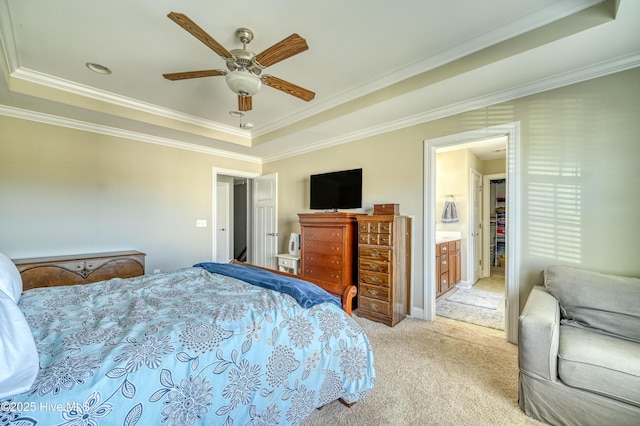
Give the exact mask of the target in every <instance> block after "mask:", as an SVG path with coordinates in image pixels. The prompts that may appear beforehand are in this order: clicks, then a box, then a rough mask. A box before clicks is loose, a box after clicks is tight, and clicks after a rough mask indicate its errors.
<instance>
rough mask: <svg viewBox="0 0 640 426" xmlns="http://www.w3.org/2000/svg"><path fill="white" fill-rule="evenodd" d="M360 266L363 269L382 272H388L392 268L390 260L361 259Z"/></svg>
mask: <svg viewBox="0 0 640 426" xmlns="http://www.w3.org/2000/svg"><path fill="white" fill-rule="evenodd" d="M359 267H360V270H361V271H370V272H380V273H382V274H388V273H389V269H390V268H389V263H388V262H380V261H375V260H369V259H360V262H359Z"/></svg>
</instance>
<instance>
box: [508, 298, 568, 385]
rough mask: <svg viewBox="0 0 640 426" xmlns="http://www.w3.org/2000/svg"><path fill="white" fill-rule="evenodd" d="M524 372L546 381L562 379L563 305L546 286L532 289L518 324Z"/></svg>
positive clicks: (521, 361)
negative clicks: (561, 317) (561, 313)
mask: <svg viewBox="0 0 640 426" xmlns="http://www.w3.org/2000/svg"><path fill="white" fill-rule="evenodd" d="M518 325H519V326H518V331H519V333H520V335H519V340H518V364H519V366H520V371H521V372H523V373H525V374H528V375H529V376H533V377H537V378H541V379H544V380H550V381H557V379H558V342H559V338H560V305H559V304H558V301H557V300H556V298H555V297H553V296H552V295H551V294H549V293H548V292H547V290H546V289H545V288H544V287H542V286H536V287H534V288H533V289H532V290H531V293H530V294H529V298H528V299H527V303H526V304H525V306H524V309H523V310H522V314H521V315H520V320H519V324H518Z"/></svg>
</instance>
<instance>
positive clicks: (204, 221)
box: [196, 219, 207, 228]
mask: <svg viewBox="0 0 640 426" xmlns="http://www.w3.org/2000/svg"><path fill="white" fill-rule="evenodd" d="M206 227H207V219H197V220H196V228H206Z"/></svg>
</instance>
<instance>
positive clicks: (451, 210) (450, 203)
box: [441, 197, 460, 223]
mask: <svg viewBox="0 0 640 426" xmlns="http://www.w3.org/2000/svg"><path fill="white" fill-rule="evenodd" d="M459 221H460V218H459V217H458V208H457V207H456V203H455V201H454V200H453V197H449V198H447V201H445V203H444V209H443V210H442V218H441V222H442V223H458V222H459Z"/></svg>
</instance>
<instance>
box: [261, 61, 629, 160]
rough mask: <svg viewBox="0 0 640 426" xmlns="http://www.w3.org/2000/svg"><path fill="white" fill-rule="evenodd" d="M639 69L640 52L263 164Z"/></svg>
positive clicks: (328, 141)
mask: <svg viewBox="0 0 640 426" xmlns="http://www.w3.org/2000/svg"><path fill="white" fill-rule="evenodd" d="M638 66H640V52H635V53H633V54H631V55H627V56H623V57H619V58H615V59H612V60H608V61H604V62H600V63H597V64H593V65H590V66H587V67H582V68H578V69H576V70H573V71H568V72H565V73H562V74H558V75H555V76H552V77H548V78H544V79H540V80H536V81H531V82H528V83H526V84H523V85H520V86H517V87H514V88H510V89H507V90H502V91H499V92H494V93H489V94H487V95H485V96H480V97H477V98H474V99H469V100H466V101H464V102H459V103H456V104H451V105H447V106H444V107H441V108H436V109H432V110H429V111H426V112H424V113H421V114H416V115H413V116H410V117H406V118H402V119H399V120H394V121H390V122H388V123H383V124H380V125H377V126H373V127H369V128H367V129H364V130H359V131H357V132H352V133H348V134H345V135H341V136H338V137H336V138H331V139H326V140H323V141H320V142H317V143H313V144H309V145H306V146H305V147H303V148H298V149H294V150H289V151H287V152H282V153H279V154H277V155H272V156H266V157H264V158H263V162H264V163H270V162H273V161H277V160H282V159H285V158H288V157H293V156H297V155H301V154H306V153H309V152H313V151H317V150H319V149H324V148H329V147H331V146H336V145H341V144H344V143H349V142H354V141H356V140H360V139H364V138H368V137H372V136H376V135H379V134H382V133H387V132H391V131H395V130H400V129H404V128H406V127H411V126H415V125H418V124H422V123H427V122H429V121H434V120H438V119H441V118H445V117H450V116H452V115H456V114H461V113H464V112H468V111H472V110H474V109H478V108H485V107H488V106H491V105H495V104H498V103H501V102H507V101H511V100H514V99H519V98H522V97H525V96H530V95H535V94H537V93H542V92H546V91H549V90H553V89H559V88H561V87H564V86H569V85H572V84H576V83H580V82H583V81H588V80H592V79H595V78H598V77H604V76H606V75H610V74H615V73H617V72H622V71H626V70H629V69H632V68H636V67H638Z"/></svg>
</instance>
